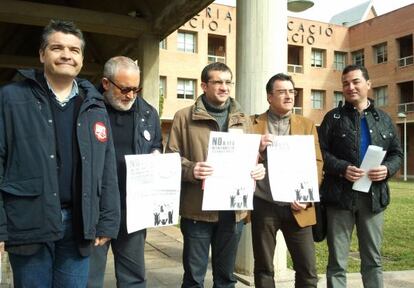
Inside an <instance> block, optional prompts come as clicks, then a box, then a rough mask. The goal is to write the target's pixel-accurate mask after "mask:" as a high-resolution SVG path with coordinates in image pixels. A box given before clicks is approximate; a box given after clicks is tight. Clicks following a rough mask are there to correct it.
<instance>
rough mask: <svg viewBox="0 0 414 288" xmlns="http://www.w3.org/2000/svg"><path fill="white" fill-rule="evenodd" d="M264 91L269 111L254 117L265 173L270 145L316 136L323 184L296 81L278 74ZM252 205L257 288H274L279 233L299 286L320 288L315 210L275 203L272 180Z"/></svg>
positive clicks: (258, 188) (311, 126) (264, 184)
mask: <svg viewBox="0 0 414 288" xmlns="http://www.w3.org/2000/svg"><path fill="white" fill-rule="evenodd" d="M266 92H267V101H268V102H269V110H268V111H266V112H265V113H263V114H261V115H256V116H254V117H253V118H254V119H253V131H254V132H255V133H258V134H262V135H263V136H262V141H261V145H260V151H261V152H262V154H261V156H262V158H263V159H264V161H263V162H264V164H265V167H266V168H267V159H266V153H265V150H266V147H267V146H268V145H270V144H271V143H272V139H273V135H313V136H314V137H315V152H316V164H317V167H318V176H319V183H320V182H321V175H322V166H323V165H322V164H323V162H322V156H321V151H320V148H319V141H318V134H317V131H316V127H315V125H314V123H313V122H312V121H311V120H309V119H307V118H305V117H302V116H299V115H295V114H292V108H293V105H294V100H295V95H296V90H295V89H294V83H293V81H292V78H291V77H290V76H289V75H285V74H282V73H280V74H276V75H275V76H273V77H272V78H270V80H269V81H268V83H267V85H266ZM280 165H283V163H281V164H280ZM269 177H270V176H269ZM253 203H254V204H253V206H254V210H253V211H252V215H251V220H252V240H253V253H254V282H255V287H259V288H260V287H264V288H271V287H275V283H274V279H273V278H274V267H273V257H274V251H275V246H276V232H277V231H278V230H279V229H280V230H281V231H282V233H283V235H284V237H285V240H286V244H287V247H288V249H289V252H290V255H291V256H292V261H293V269H294V270H295V272H296V276H295V287H301V288H304V287H317V282H318V277H317V273H316V259H315V245H314V242H313V236H312V226H311V225H313V224H315V223H316V218H315V209H314V206H313V205H312V204H311V203H308V204H306V203H299V202H297V201H294V202H293V203H284V202H276V201H273V198H272V194H271V191H270V186H269V178H268V176H266V177H265V178H264V179H263V180H261V181H258V182H257V186H256V192H255V197H254V200H253Z"/></svg>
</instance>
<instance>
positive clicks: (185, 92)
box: [177, 78, 196, 99]
mask: <svg viewBox="0 0 414 288" xmlns="http://www.w3.org/2000/svg"><path fill="white" fill-rule="evenodd" d="M195 82H196V80H191V79H182V78H178V79H177V98H179V99H194V88H195Z"/></svg>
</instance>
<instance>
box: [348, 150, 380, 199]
mask: <svg viewBox="0 0 414 288" xmlns="http://www.w3.org/2000/svg"><path fill="white" fill-rule="evenodd" d="M386 153H387V151H384V150H382V147H379V146H375V145H369V146H368V149H367V152H366V153H365V156H364V159H363V160H362V163H361V167H360V169H362V170H364V171H365V172H368V171H369V170H370V169H372V168H376V167H378V166H380V165H381V163H382V160H384V157H385V154H386ZM371 184H372V181H371V180H369V178H368V176H367V173H365V175H364V176H362V177H361V178H359V179H358V180H357V181H355V182H354V185H352V189H354V190H357V191H360V192H366V193H368V191H369V188H370V187H371Z"/></svg>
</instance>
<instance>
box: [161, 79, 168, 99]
mask: <svg viewBox="0 0 414 288" xmlns="http://www.w3.org/2000/svg"><path fill="white" fill-rule="evenodd" d="M159 89H160V90H159V91H160V97H164V98H166V97H167V77H165V76H160V87H159Z"/></svg>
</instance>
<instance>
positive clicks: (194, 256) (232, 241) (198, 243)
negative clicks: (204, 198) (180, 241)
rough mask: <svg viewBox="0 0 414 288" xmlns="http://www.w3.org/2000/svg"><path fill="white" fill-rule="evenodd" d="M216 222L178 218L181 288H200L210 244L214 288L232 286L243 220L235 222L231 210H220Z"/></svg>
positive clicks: (233, 285)
mask: <svg viewBox="0 0 414 288" xmlns="http://www.w3.org/2000/svg"><path fill="white" fill-rule="evenodd" d="M219 215H220V216H219V221H218V222H203V221H195V220H191V219H186V218H181V232H182V233H183V236H184V251H183V266H184V277H183V284H182V286H181V287H182V288H189V287H204V277H205V275H206V272H207V265H208V257H209V250H210V245H211V250H212V253H211V264H212V265H211V266H212V269H213V282H214V286H213V287H214V288H230V287H231V288H232V287H235V284H236V282H237V281H236V279H235V277H234V275H233V272H234V265H235V261H236V254H237V247H238V245H239V241H240V236H241V233H242V230H243V225H244V223H243V221H240V222H238V223H236V222H235V215H234V212H233V211H221V212H220V214H219Z"/></svg>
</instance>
